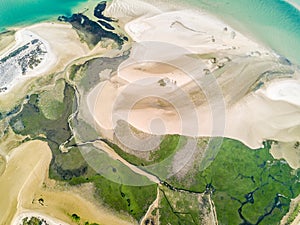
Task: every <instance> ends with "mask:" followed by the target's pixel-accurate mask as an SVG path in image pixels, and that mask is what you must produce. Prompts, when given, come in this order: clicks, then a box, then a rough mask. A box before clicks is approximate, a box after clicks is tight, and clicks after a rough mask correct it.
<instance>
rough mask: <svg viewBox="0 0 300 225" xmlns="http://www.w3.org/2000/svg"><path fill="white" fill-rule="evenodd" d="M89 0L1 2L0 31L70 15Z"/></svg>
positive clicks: (16, 0)
mask: <svg viewBox="0 0 300 225" xmlns="http://www.w3.org/2000/svg"><path fill="white" fill-rule="evenodd" d="M86 1H87V0H13V1H12V0H0V31H3V30H5V29H6V28H8V27H12V26H21V25H27V24H33V23H36V22H40V21H43V20H51V19H54V18H56V17H57V16H59V15H70V14H71V13H72V8H74V7H76V6H77V5H78V4H80V3H82V2H86Z"/></svg>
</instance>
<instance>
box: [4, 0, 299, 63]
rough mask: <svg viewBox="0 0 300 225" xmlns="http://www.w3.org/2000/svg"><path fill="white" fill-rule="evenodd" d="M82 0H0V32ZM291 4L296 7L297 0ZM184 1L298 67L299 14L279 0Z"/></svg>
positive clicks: (53, 14)
mask: <svg viewBox="0 0 300 225" xmlns="http://www.w3.org/2000/svg"><path fill="white" fill-rule="evenodd" d="M86 1H87V0H0V31H1V30H3V29H5V28H7V27H10V26H20V25H25V24H32V23H35V22H38V21H42V20H49V19H53V18H55V17H57V16H58V15H70V14H71V12H72V8H75V7H76V6H77V5H79V4H80V3H82V2H86ZM99 1H100V0H99ZM174 1H176V0H174ZM178 1H179V0H178ZM180 1H181V0H180ZM291 1H293V2H294V3H295V4H298V5H299V6H300V0H291ZM188 2H190V3H192V4H194V5H195V6H199V7H201V8H204V9H205V10H208V11H210V12H212V13H213V14H216V15H218V16H219V17H220V18H221V19H223V20H225V21H227V22H228V23H229V24H231V25H232V26H233V27H235V28H236V29H238V30H241V31H242V32H244V33H247V34H250V35H251V36H252V37H253V38H254V39H256V40H258V41H260V42H262V43H264V44H265V45H267V46H269V47H271V48H272V49H274V50H275V51H276V52H277V53H278V54H280V55H283V56H285V57H286V58H288V59H289V60H291V61H292V62H294V63H296V64H298V65H300V11H299V10H298V9H296V8H295V7H293V6H292V5H290V4H288V3H287V2H285V1H283V0H188ZM299 8H300V7H299Z"/></svg>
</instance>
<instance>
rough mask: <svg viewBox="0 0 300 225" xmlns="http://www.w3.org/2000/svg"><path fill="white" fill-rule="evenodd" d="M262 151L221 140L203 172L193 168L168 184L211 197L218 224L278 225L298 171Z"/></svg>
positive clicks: (297, 186) (298, 190) (296, 190)
mask: <svg viewBox="0 0 300 225" xmlns="http://www.w3.org/2000/svg"><path fill="white" fill-rule="evenodd" d="M269 149H270V142H266V143H265V144H264V148H262V149H259V150H251V149H249V148H248V147H246V146H245V145H243V144H242V143H241V142H239V141H235V140H230V139H224V142H223V144H222V146H221V149H220V151H219V154H218V155H217V157H216V158H215V160H214V161H213V163H212V164H211V165H210V166H209V167H208V168H207V169H205V170H204V171H199V170H198V167H197V166H196V167H195V168H194V170H193V171H190V173H189V174H188V175H187V176H186V177H185V178H183V180H180V181H179V180H175V178H173V179H172V180H171V181H170V183H172V184H173V185H176V186H178V187H181V188H184V189H189V190H191V191H195V192H207V193H211V195H212V199H213V201H214V203H215V206H216V210H217V216H218V220H219V222H220V224H228V225H231V224H247V225H251V224H265V225H273V224H278V222H279V221H280V220H281V219H282V217H283V216H284V215H285V214H286V213H287V212H288V210H289V205H290V200H291V199H292V198H295V197H297V196H298V195H299V194H300V183H299V178H298V176H299V175H300V173H299V171H294V170H292V169H291V168H290V167H289V166H288V164H287V163H286V162H285V161H284V160H274V158H273V157H272V156H271V154H270V153H269Z"/></svg>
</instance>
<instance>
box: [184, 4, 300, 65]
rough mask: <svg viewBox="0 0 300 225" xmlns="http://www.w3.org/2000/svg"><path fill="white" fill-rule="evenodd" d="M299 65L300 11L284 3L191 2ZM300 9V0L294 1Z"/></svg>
mask: <svg viewBox="0 0 300 225" xmlns="http://www.w3.org/2000/svg"><path fill="white" fill-rule="evenodd" d="M189 1H191V2H192V3H193V4H195V5H197V6H200V7H201V8H204V9H206V10H208V11H210V12H212V13H214V14H216V15H218V16H219V17H220V18H221V19H223V20H225V21H227V22H228V23H229V24H231V25H232V26H233V27H235V28H236V29H238V30H241V31H242V32H244V33H248V34H250V35H251V36H252V37H253V38H254V39H256V40H258V41H259V42H262V43H264V44H265V45H267V46H269V47H271V48H272V49H273V50H275V51H276V52H277V53H278V54H280V55H283V56H285V57H286V58H288V59H289V60H290V61H292V62H294V63H296V64H298V65H300V11H299V10H298V9H296V8H295V7H293V6H292V5H290V4H289V3H287V2H285V1H283V0H213V1H209V0H189ZM291 1H293V2H294V3H295V4H298V5H299V6H300V0H291Z"/></svg>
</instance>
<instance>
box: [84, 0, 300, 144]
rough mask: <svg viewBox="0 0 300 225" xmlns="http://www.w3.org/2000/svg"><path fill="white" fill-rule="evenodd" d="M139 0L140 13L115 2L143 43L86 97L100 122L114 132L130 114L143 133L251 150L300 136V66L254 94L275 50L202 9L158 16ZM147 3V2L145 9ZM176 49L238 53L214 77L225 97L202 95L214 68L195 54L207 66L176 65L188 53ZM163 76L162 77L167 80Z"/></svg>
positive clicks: (273, 59)
mask: <svg viewBox="0 0 300 225" xmlns="http://www.w3.org/2000/svg"><path fill="white" fill-rule="evenodd" d="M137 2H140V11H137V12H140V13H137V14H135V15H133V13H132V12H130V10H129V9H127V8H126V7H129V6H126V4H125V3H121V2H120V1H113V3H112V4H111V5H110V8H109V10H110V11H111V12H115V11H118V12H119V16H120V18H121V19H122V18H123V17H126V20H128V18H132V17H134V16H135V17H136V18H132V19H131V20H130V21H128V22H127V23H126V25H125V29H126V31H127V32H128V33H129V35H130V36H131V38H132V39H133V40H134V41H136V42H137V43H138V44H137V45H136V46H134V47H133V50H132V51H133V53H132V54H131V57H130V58H129V59H128V61H127V62H125V63H124V64H123V65H121V66H120V67H119V70H118V72H117V74H116V76H115V77H113V78H112V79H111V80H110V81H107V82H105V83H101V84H99V85H98V86H97V87H96V88H95V89H94V90H93V91H92V92H91V93H90V95H89V97H88V102H89V109H90V111H91V113H92V114H93V115H94V118H95V120H96V122H97V123H98V125H99V126H100V127H101V128H103V129H104V130H112V129H113V128H114V127H115V125H116V123H117V121H118V120H125V121H127V122H129V123H130V124H131V125H132V126H134V127H136V128H137V129H139V130H141V131H144V132H146V133H151V134H157V135H164V134H166V133H169V134H183V135H188V136H225V137H229V138H233V139H237V140H240V141H242V142H243V143H245V144H247V145H248V146H250V147H251V148H259V147H261V146H262V142H263V140H266V139H271V140H273V139H274V140H279V141H285V142H287V141H289V142H292V141H295V140H298V139H299V135H300V119H299V118H300V108H299V105H298V103H299V100H298V98H297V96H298V95H299V91H298V90H299V89H298V85H299V84H300V83H299V80H298V78H297V76H299V71H297V72H296V74H294V78H289V79H277V80H274V81H272V82H271V83H270V84H269V83H265V84H264V87H263V88H262V89H259V90H258V91H253V92H251V93H249V92H248V90H249V89H250V88H251V85H254V84H255V82H256V81H257V79H258V78H259V75H260V73H262V71H267V70H268V68H269V69H270V68H273V67H274V68H275V67H276V66H278V62H277V56H276V55H275V54H274V53H273V52H272V51H271V50H269V49H268V48H266V47H264V46H261V45H259V44H257V43H255V42H253V41H252V40H250V39H248V38H247V37H245V36H244V35H242V34H241V33H239V32H238V31H236V30H233V29H232V28H231V27H230V26H228V25H226V24H224V23H223V22H221V21H219V20H217V19H216V18H214V17H213V16H211V15H209V14H207V13H205V12H201V11H197V10H190V9H186V10H180V11H170V10H166V11H165V12H162V13H161V12H160V13H159V14H157V12H156V10H154V9H153V7H154V8H155V6H154V5H152V6H149V3H148V1H147V2H146V1H145V2H144V1H134V2H133V3H131V4H135V5H134V7H138V5H139V4H137ZM145 7H149V11H148V12H147V13H146V12H145V10H144V8H145ZM150 12H151V13H150ZM153 41H154V42H156V43H158V44H157V45H156V47H155V44H153V46H151V45H152V44H151V43H153ZM149 43H150V44H149ZM159 43H161V44H159ZM164 45H173V46H175V47H174V49H175V50H174V51H173V52H169V55H168V52H167V53H166V51H164V50H163V48H164ZM149 46H150V47H149ZM160 46H161V47H160ZM177 47H178V48H184V49H186V50H187V51H188V52H190V54H194V56H196V55H197V54H200V56H201V55H202V56H204V55H208V57H209V55H214V54H215V55H218V56H220V55H223V59H224V58H225V57H224V56H226V55H228V56H230V57H235V60H236V62H235V63H233V64H230V65H231V66H230V67H228V68H227V70H222V69H220V73H219V74H220V75H219V76H218V77H216V81H213V82H215V83H216V85H217V86H219V88H220V89H221V91H222V93H221V96H220V95H217V91H216V92H214V90H213V89H212V90H211V95H210V96H205V93H202V91H201V90H200V89H201V88H199V85H198V84H197V83H196V81H197V80H201V79H205V75H204V72H203V71H204V69H205V68H207V69H208V70H210V71H214V70H215V69H216V68H214V67H213V66H215V65H213V63H211V62H210V61H209V60H198V61H199V67H200V69H203V70H202V71H201V74H200V73H198V74H197V75H196V77H192V78H191V76H190V74H186V75H184V73H183V72H182V71H180V70H178V69H174V67H172V65H173V64H174V63H175V65H180V66H181V68H182V66H183V67H184V63H181V64H180V61H184V60H186V59H187V58H188V57H189V56H188V55H187V54H186V53H184V52H183V53H182V55H180V53H178V54H177V53H175V52H176V51H177V49H176V48H177ZM149 52H150V53H149ZM177 52H178V51H177ZM151 54H152V55H151ZM174 54H175V56H174ZM176 54H177V55H176ZM149 55H151V56H149ZM139 57H140V58H139ZM172 57H173V58H172ZM251 57H252V58H251ZM249 58H250V60H249ZM147 59H152V60H153V61H154V62H153V61H151V60H147ZM251 59H253V60H252V61H251ZM139 60H140V61H139ZM247 60H248V61H247ZM178 62H179V63H178ZM187 62H189V61H187ZM249 62H250V63H249ZM251 63H252V64H251ZM165 64H169V65H171V66H165ZM225 64H226V62H225ZM220 66H222V64H221V63H220ZM186 68H187V69H188V68H189V67H188V66H187V67H186ZM166 78H167V79H166ZM161 79H163V80H165V82H164V84H163V85H160V82H161V81H160V80H161ZM212 80H213V79H212ZM281 84H282V85H281ZM197 85H198V87H197ZM252 88H253V87H252ZM197 89H198V90H197ZM212 98H220V99H219V100H220V102H221V103H220V105H217V106H212V105H210V104H212V102H211V99H212ZM222 98H223V99H222ZM166 102H168V103H166ZM216 102H217V101H216ZM222 103H223V104H222ZM103 105H105V107H103ZM218 126H219V127H218Z"/></svg>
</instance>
